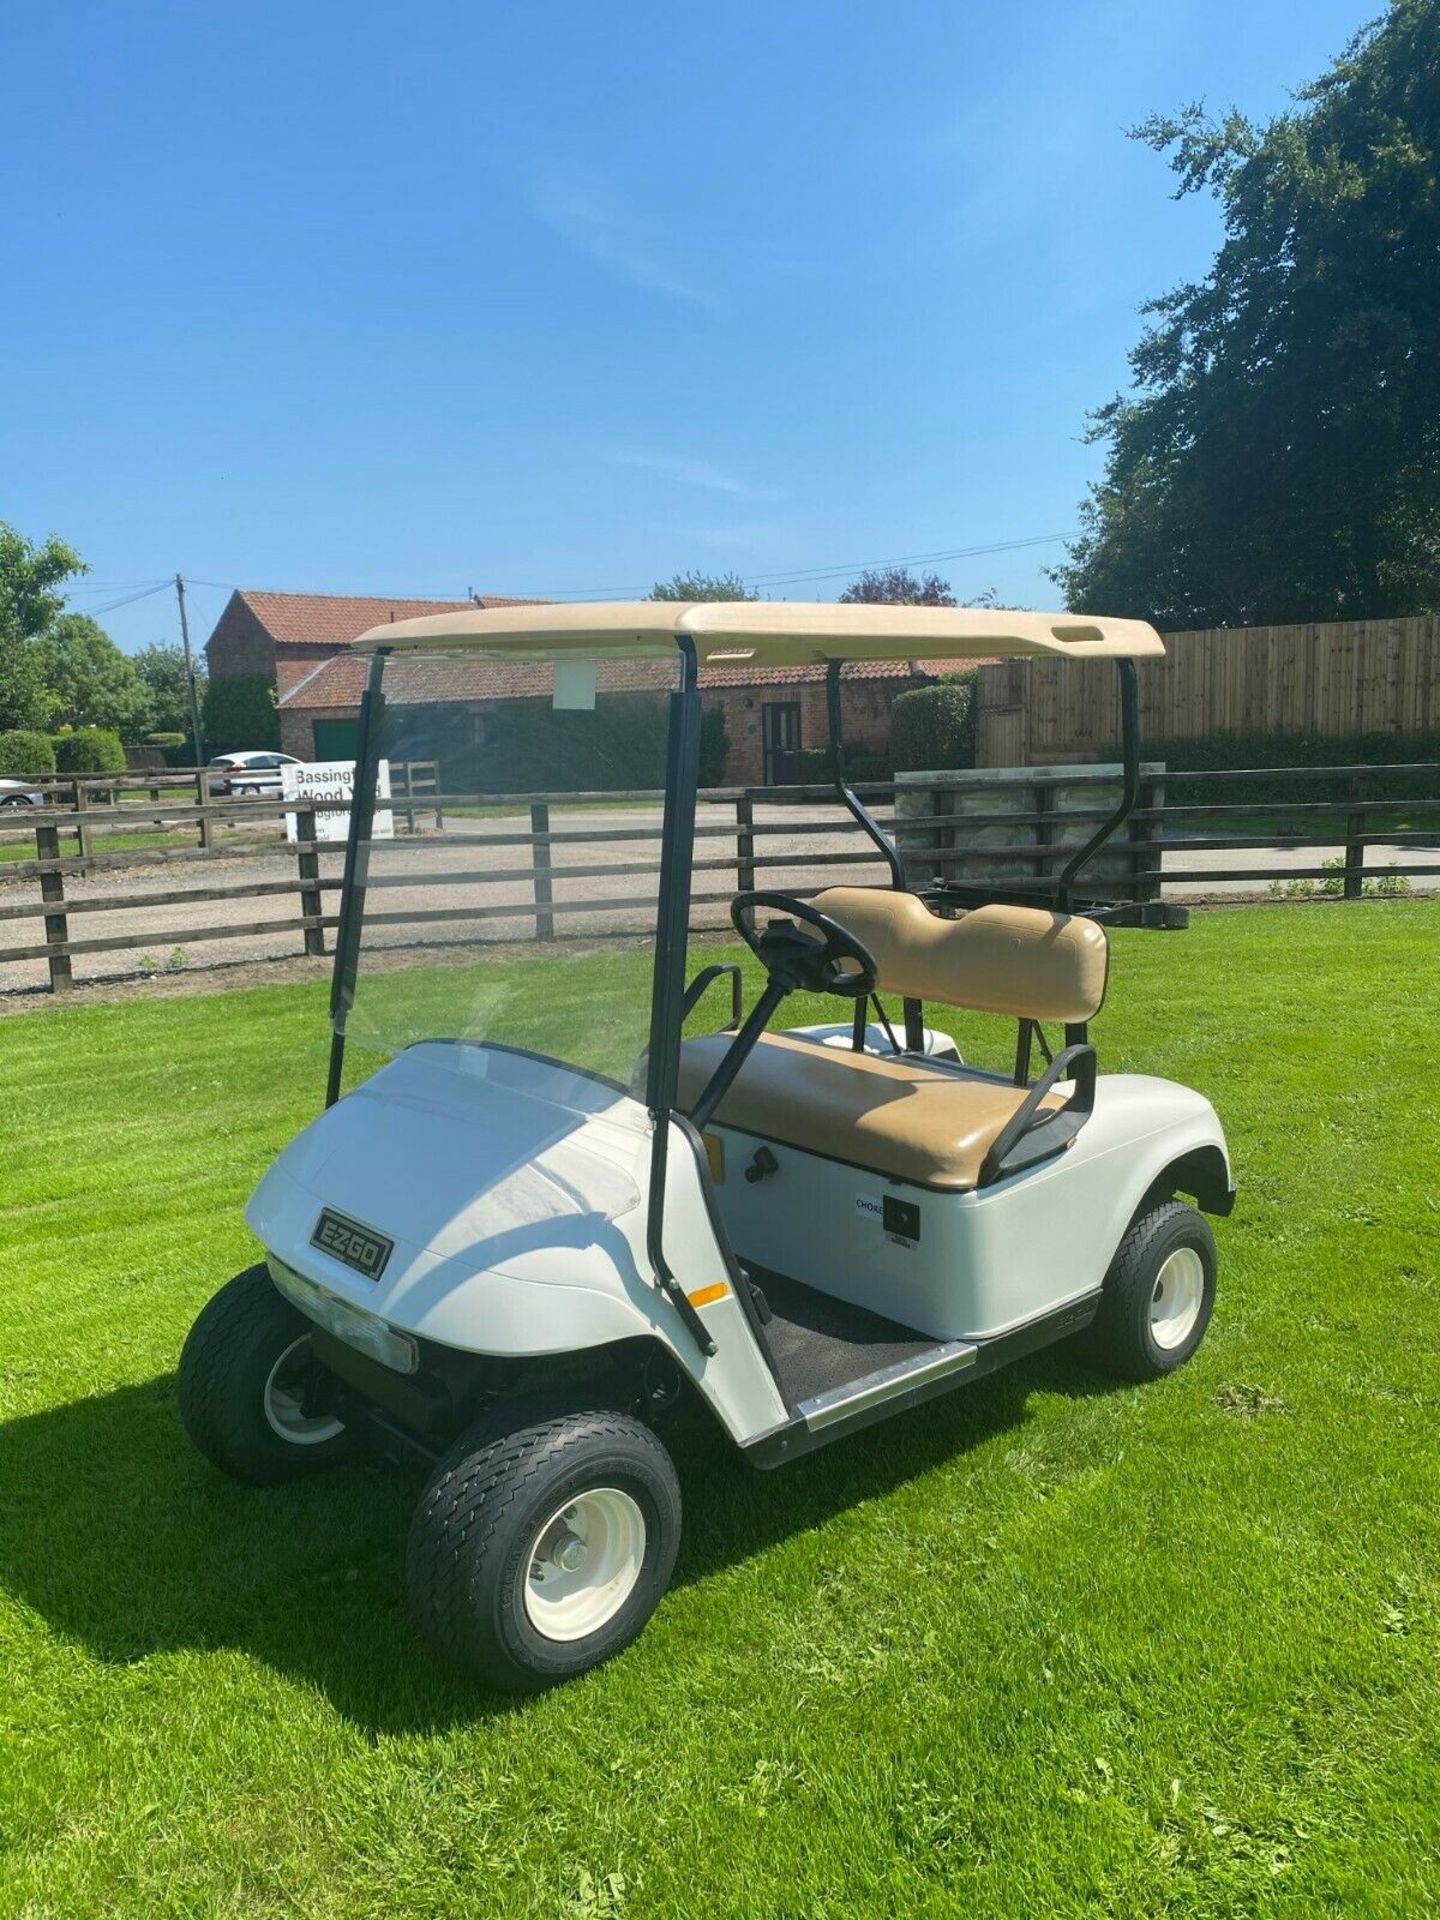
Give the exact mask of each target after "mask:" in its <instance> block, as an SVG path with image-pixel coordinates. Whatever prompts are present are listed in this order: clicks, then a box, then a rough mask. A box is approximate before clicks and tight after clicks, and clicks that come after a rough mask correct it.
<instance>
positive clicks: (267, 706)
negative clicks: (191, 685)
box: [200, 673, 280, 753]
mask: <svg viewBox="0 0 1440 1920" xmlns="http://www.w3.org/2000/svg"><path fill="white" fill-rule="evenodd" d="M200 724H201V726H202V727H203V728H204V731H205V744H206V746H207V748H208V749H209V751H210V752H211V753H246V752H255V753H259V752H262V751H266V750H270V751H273V750H274V749H276V748H278V747H279V745H280V719H279V716H278V714H277V713H276V711H275V682H274V681H273V680H272V679H271V678H270V676H269V675H268V674H264V673H242V674H237V675H236V677H235V678H234V679H233V680H209V681H207V682H206V683H205V704H204V712H203V713H202V715H201V720H200Z"/></svg>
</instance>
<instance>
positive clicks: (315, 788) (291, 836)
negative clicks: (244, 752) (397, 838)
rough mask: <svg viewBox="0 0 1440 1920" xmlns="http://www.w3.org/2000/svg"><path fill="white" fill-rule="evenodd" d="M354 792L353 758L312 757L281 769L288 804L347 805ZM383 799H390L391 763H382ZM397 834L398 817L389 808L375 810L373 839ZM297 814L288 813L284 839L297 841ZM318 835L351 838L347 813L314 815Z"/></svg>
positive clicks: (282, 792) (380, 791)
mask: <svg viewBox="0 0 1440 1920" xmlns="http://www.w3.org/2000/svg"><path fill="white" fill-rule="evenodd" d="M354 792H355V762H354V761H353V760H309V761H304V762H300V763H298V764H296V765H294V766H284V767H281V769H280V796H281V798H282V799H283V800H284V801H285V802H286V804H287V805H297V806H302V807H306V806H311V807H319V806H333V804H334V803H335V802H336V801H337V800H340V801H344V802H345V803H346V804H347V806H348V804H349V802H350V800H351V798H352V797H353V795H354ZM376 792H377V794H378V796H379V798H380V799H382V800H388V799H389V798H390V762H389V761H388V760H382V761H381V762H380V780H379V784H378V786H377V788H376ZM394 835H395V816H394V814H393V813H391V812H390V811H389V810H388V808H387V809H383V810H382V809H379V808H377V809H376V813H375V822H374V825H373V826H372V827H371V829H370V837H371V838H372V839H373V840H391V839H393V838H394ZM299 837H300V835H299V833H298V831H297V830H296V824H295V815H294V814H293V813H287V814H286V816H285V838H286V839H287V840H298V839H299ZM315 838H316V839H317V840H348V839H349V838H350V815H349V813H348V812H346V813H341V812H340V811H339V810H338V809H337V810H336V811H335V812H333V813H332V812H327V813H317V814H316V815H315Z"/></svg>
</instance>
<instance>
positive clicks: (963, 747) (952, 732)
mask: <svg viewBox="0 0 1440 1920" xmlns="http://www.w3.org/2000/svg"><path fill="white" fill-rule="evenodd" d="M974 692H975V675H974V673H973V672H971V673H964V674H954V675H952V676H949V677H947V678H946V679H943V680H938V681H936V683H935V684H934V685H933V686H930V687H915V688H913V689H912V691H911V692H909V693H902V694H901V695H900V698H899V699H898V700H897V701H896V702H895V710H894V714H893V716H892V718H891V722H890V752H891V756H892V758H893V760H894V762H895V769H896V771H897V772H898V773H928V772H929V771H930V769H931V768H932V767H970V766H973V765H974V764H975V728H974Z"/></svg>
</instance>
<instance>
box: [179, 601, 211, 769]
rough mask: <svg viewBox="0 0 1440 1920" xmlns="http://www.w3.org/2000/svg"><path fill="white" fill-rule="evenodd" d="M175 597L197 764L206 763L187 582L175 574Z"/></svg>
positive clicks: (198, 765)
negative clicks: (191, 636)
mask: <svg viewBox="0 0 1440 1920" xmlns="http://www.w3.org/2000/svg"><path fill="white" fill-rule="evenodd" d="M175 598H176V600H177V601H178V602H179V604H180V640H181V643H182V645H183V646H184V648H185V691H186V692H187V693H188V694H189V696H190V731H191V734H192V736H193V738H194V741H195V764H196V766H197V767H203V766H204V764H205V740H204V737H203V735H202V734H201V732H200V700H199V696H198V695H197V694H196V691H195V662H194V661H193V660H192V659H191V657H190V621H189V618H188V617H187V615H186V612H185V582H184V581H183V580H182V579H181V577H180V575H179V574H178V573H177V574H176V576H175Z"/></svg>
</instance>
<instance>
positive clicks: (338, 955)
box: [325, 647, 390, 1107]
mask: <svg viewBox="0 0 1440 1920" xmlns="http://www.w3.org/2000/svg"><path fill="white" fill-rule="evenodd" d="M389 654H390V649H389V648H388V647H379V648H377V649H376V651H375V653H374V655H373V656H372V658H371V661H370V674H369V677H368V679H367V680H366V682H365V691H364V693H363V694H361V696H360V727H359V738H358V739H357V741H356V743H355V778H354V783H353V785H352V787H351V790H350V833H349V837H348V838H347V840H346V842H345V867H344V873H343V877H342V879H341V882H340V925H339V928H338V930H337V932H336V935H335V971H334V972H333V973H332V974H331V976H330V1072H329V1076H328V1078H327V1080H326V1084H325V1104H326V1106H327V1107H333V1106H334V1104H335V1102H336V1101H337V1100H338V1099H339V1098H340V1074H341V1070H342V1068H343V1067H344V1065H345V1020H346V1016H347V1015H348V1014H349V1012H350V1009H351V1007H352V1006H353V1005H354V1002H355V974H356V970H357V969H358V967H359V964H360V925H361V922H362V920H363V919H364V917H365V875H366V872H367V870H368V868H369V865H370V847H369V840H370V830H371V828H372V827H373V826H374V824H375V788H376V786H377V785H378V783H379V772H380V722H381V719H382V717H383V715H384V712H385V695H384V692H383V691H382V689H381V684H380V683H381V679H382V677H383V675H384V672H385V662H386V660H387V659H388V658H389Z"/></svg>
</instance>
